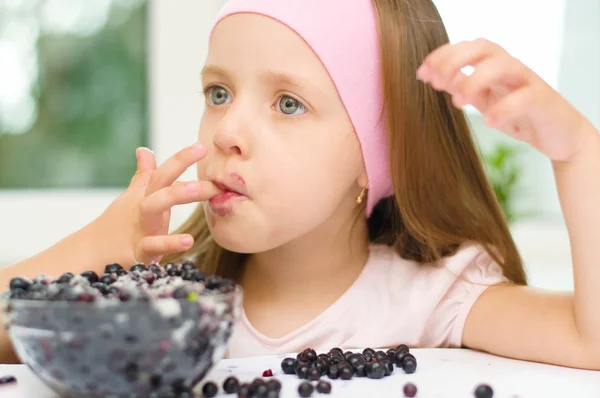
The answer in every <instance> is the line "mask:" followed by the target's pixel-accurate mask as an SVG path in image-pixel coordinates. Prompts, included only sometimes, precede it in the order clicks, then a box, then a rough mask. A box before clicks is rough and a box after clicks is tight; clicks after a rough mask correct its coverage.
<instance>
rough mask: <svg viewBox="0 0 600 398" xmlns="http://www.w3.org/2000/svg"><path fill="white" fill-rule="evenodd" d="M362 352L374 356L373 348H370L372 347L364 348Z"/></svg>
mask: <svg viewBox="0 0 600 398" xmlns="http://www.w3.org/2000/svg"><path fill="white" fill-rule="evenodd" d="M362 353H363V355H367V354H369V355H371V356H374V355H375V350H374V349H372V348H365V349H364V350H363V352H362Z"/></svg>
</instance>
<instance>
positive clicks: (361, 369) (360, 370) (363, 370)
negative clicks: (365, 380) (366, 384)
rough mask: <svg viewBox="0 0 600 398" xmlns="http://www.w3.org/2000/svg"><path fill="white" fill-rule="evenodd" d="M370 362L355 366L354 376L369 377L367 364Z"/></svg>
mask: <svg viewBox="0 0 600 398" xmlns="http://www.w3.org/2000/svg"><path fill="white" fill-rule="evenodd" d="M368 363H369V362H359V363H358V364H356V366H354V374H355V375H356V377H365V376H366V375H367V364H368Z"/></svg>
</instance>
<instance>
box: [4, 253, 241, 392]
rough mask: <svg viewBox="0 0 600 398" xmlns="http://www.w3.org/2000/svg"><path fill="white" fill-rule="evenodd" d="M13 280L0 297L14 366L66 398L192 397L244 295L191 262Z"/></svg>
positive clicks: (218, 355)
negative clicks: (20, 366)
mask: <svg viewBox="0 0 600 398" xmlns="http://www.w3.org/2000/svg"><path fill="white" fill-rule="evenodd" d="M104 271H105V272H104V274H103V275H100V276H99V275H97V274H96V273H95V272H93V271H86V272H84V273H82V274H81V275H74V274H72V273H70V272H67V273H65V274H63V275H61V276H60V277H58V278H56V279H53V278H50V277H47V276H44V275H39V276H37V277H35V278H34V279H32V280H29V279H27V278H14V279H12V280H11V282H10V289H9V290H8V291H6V292H4V293H3V294H2V295H0V305H1V306H2V314H3V324H4V327H5V328H6V329H7V331H8V334H9V336H10V339H11V341H12V344H13V346H14V349H15V351H16V353H17V355H18V356H19V358H20V360H21V361H22V362H23V363H24V364H26V365H28V366H29V367H30V368H31V369H32V371H33V372H34V373H35V374H36V375H37V376H38V377H39V378H40V379H41V380H42V381H43V382H44V383H45V384H47V385H48V386H49V387H50V388H52V389H53V390H54V391H56V392H57V393H58V394H59V395H60V396H64V397H88V398H89V397H92V398H93V397H107V396H110V397H190V396H192V390H193V389H194V387H195V386H196V385H198V384H199V382H200V381H201V380H202V379H203V378H204V376H205V375H206V374H207V373H208V371H209V370H210V369H211V368H212V367H213V365H214V364H215V363H216V362H217V361H219V360H220V359H222V358H223V357H224V355H225V351H226V348H227V345H228V341H229V338H230V336H231V334H232V332H233V329H234V327H235V324H236V323H237V321H238V319H239V316H240V311H241V305H242V304H241V303H242V295H243V294H242V289H241V287H239V286H237V285H236V284H235V283H234V282H233V281H231V280H228V279H225V278H221V277H219V276H216V275H210V276H205V275H204V273H203V272H202V271H200V270H198V269H197V268H196V267H195V266H194V264H193V263H192V262H189V261H185V262H181V263H169V264H166V265H165V266H161V265H159V264H156V263H153V264H150V265H149V266H146V265H144V264H135V265H133V266H132V267H131V268H130V269H129V270H126V269H124V268H123V267H122V266H121V265H119V264H109V265H106V267H105V270H104Z"/></svg>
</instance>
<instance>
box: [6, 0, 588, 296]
mask: <svg viewBox="0 0 600 398" xmlns="http://www.w3.org/2000/svg"><path fill="white" fill-rule="evenodd" d="M225 1H226V0H202V1H198V0H178V1H176V2H168V1H165V0H163V1H161V0H94V1H85V0H0V242H1V243H0V266H2V265H7V264H12V263H14V262H16V261H19V260H21V259H23V258H26V257H28V256H31V255H33V254H35V253H36V252H39V251H40V250H42V249H44V248H46V247H48V246H49V245H51V244H53V243H54V242H56V241H57V240H59V239H61V238H62V237H64V236H66V235H67V234H69V233H71V232H73V231H75V230H76V229H78V228H80V227H81V226H83V225H84V224H86V223H88V222H89V221H91V220H92V219H93V218H95V217H97V216H98V215H99V214H100V213H101V212H102V210H103V209H104V208H105V207H106V206H107V205H108V204H109V203H110V202H111V201H112V200H113V199H114V198H115V197H116V196H117V195H118V194H119V193H120V192H122V191H123V190H124V189H125V188H126V187H127V185H128V183H129V180H130V178H131V175H132V174H133V172H134V171H135V153H134V151H135V148H137V147H138V146H142V145H143V146H148V147H150V148H151V149H152V150H154V152H155V153H156V155H157V158H158V161H159V162H162V161H164V160H165V159H166V158H167V157H169V156H170V155H172V154H173V153H175V152H176V151H177V150H178V149H180V148H182V147H184V146H186V145H188V144H190V143H192V142H194V140H195V139H196V132H197V127H198V122H199V118H200V116H201V114H202V111H203V99H202V98H201V95H200V94H199V92H200V89H201V84H200V78H199V76H200V70H201V69H202V65H203V62H204V59H205V57H206V52H207V38H208V30H209V28H210V26H211V23H212V20H213V18H214V16H215V14H216V13H217V11H218V9H219V8H220V6H221V5H222V4H223V3H224V2H225ZM435 3H436V5H437V6H438V9H439V11H440V13H441V14H442V18H443V20H444V23H445V24H446V27H447V29H448V32H449V35H450V38H451V41H452V42H458V41H462V40H468V39H474V38H477V37H485V38H488V39H490V40H492V41H495V42H497V43H499V44H501V45H502V46H504V47H505V48H506V49H507V50H508V51H509V52H510V53H511V54H513V55H514V56H516V57H517V58H519V59H520V60H522V61H523V62H524V63H525V64H527V65H528V66H529V67H531V68H532V69H533V70H534V71H535V72H537V73H538V74H539V75H540V76H542V77H543V78H544V79H545V80H546V81H547V82H548V83H549V84H550V85H551V86H552V87H554V88H555V89H557V90H558V91H559V92H561V93H562V94H563V95H564V96H565V97H566V98H567V99H568V100H569V101H570V102H571V103H573V104H574V105H575V106H576V107H577V108H578V109H580V110H581V111H582V112H583V113H584V114H585V115H586V116H587V117H588V118H589V119H590V120H591V121H592V123H593V124H594V125H595V126H596V127H597V128H599V127H600V74H599V73H598V71H600V23H599V22H598V21H600V2H599V1H598V0H569V1H568V2H567V1H566V0H518V1H517V0H502V1H500V0H438V1H435ZM465 111H466V112H467V113H468V116H469V120H470V122H471V125H472V127H473V132H474V134H475V136H476V139H477V141H478V143H479V146H480V148H481V152H482V159H483V160H484V161H485V164H486V169H487V171H488V176H489V178H490V181H491V182H492V184H493V186H494V190H495V192H496V195H497V197H498V199H499V200H500V203H501V204H502V207H503V210H504V213H505V215H506V217H507V219H508V220H509V222H510V225H511V229H512V231H513V235H514V237H515V239H516V241H517V245H518V246H519V248H520V249H521V251H522V254H523V257H524V260H525V262H526V265H527V268H528V271H529V274H530V277H531V281H532V284H534V285H537V286H541V287H548V288H554V289H560V290H568V289H572V286H573V278H572V275H571V268H570V266H571V262H570V253H569V244H568V236H567V233H566V229H565V227H564V223H563V220H562V216H561V210H560V204H559V201H558V197H557V195H556V190H555V186H554V180H553V175H552V170H551V166H550V163H549V162H548V161H547V160H546V159H545V158H544V157H543V156H542V155H540V154H539V153H538V152H537V151H535V150H533V149H531V148H529V147H528V146H526V145H524V144H519V143H517V142H516V141H514V140H512V139H510V138H507V137H505V136H503V135H502V133H499V132H497V131H495V130H490V129H488V128H486V126H485V125H484V123H483V120H482V117H481V115H480V114H479V113H478V112H477V111H476V110H474V109H472V108H469V107H467V108H466V109H465ZM194 177H195V173H194V170H192V169H190V170H188V172H186V174H185V175H184V176H183V177H182V178H183V179H193V178H194ZM192 209H193V205H186V206H180V207H178V208H176V209H175V210H174V220H173V225H172V228H175V227H177V225H179V223H181V222H182V221H183V220H184V219H185V217H186V216H187V215H188V214H189V212H190V211H191V210H192Z"/></svg>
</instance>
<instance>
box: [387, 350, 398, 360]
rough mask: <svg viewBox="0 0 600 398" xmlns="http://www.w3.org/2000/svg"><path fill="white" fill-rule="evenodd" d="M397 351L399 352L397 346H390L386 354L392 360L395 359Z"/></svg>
mask: <svg viewBox="0 0 600 398" xmlns="http://www.w3.org/2000/svg"><path fill="white" fill-rule="evenodd" d="M396 352H397V350H396V349H395V348H390V349H389V350H387V351H386V354H387V356H388V358H389V359H390V360H391V361H394V357H395V356H396Z"/></svg>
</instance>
